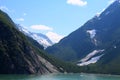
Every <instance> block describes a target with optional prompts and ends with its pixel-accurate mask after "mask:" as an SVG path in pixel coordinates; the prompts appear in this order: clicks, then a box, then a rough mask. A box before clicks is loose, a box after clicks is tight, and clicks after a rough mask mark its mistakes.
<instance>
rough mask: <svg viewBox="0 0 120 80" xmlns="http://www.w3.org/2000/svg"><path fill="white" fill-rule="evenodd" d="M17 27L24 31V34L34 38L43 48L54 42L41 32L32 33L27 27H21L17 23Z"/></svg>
mask: <svg viewBox="0 0 120 80" xmlns="http://www.w3.org/2000/svg"><path fill="white" fill-rule="evenodd" d="M17 28H18V29H19V31H21V32H22V33H24V34H25V35H27V36H29V37H31V38H33V39H34V40H36V41H37V42H38V43H39V44H40V45H42V46H43V47H44V49H45V48H47V47H48V46H52V45H53V44H54V43H53V42H52V41H51V40H50V39H49V38H48V37H47V36H46V35H44V34H41V33H33V32H30V31H28V30H27V29H25V28H24V27H22V26H21V25H18V24H17Z"/></svg>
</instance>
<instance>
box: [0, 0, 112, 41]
mask: <svg viewBox="0 0 120 80" xmlns="http://www.w3.org/2000/svg"><path fill="white" fill-rule="evenodd" d="M113 1H114V0H0V9H1V10H3V11H4V12H6V13H7V14H8V15H9V16H10V17H11V18H12V20H13V21H14V22H15V23H16V24H20V25H22V26H23V27H25V28H26V29H28V30H29V31H31V32H36V33H43V34H45V35H47V36H48V37H49V38H51V39H52V40H53V41H56V42H58V41H59V40H60V39H61V38H63V37H65V36H67V35H69V34H70V33H71V32H73V31H75V30H76V29H78V28H80V27H81V26H82V25H83V24H84V23H85V22H87V21H88V20H89V19H91V18H92V17H94V16H95V15H96V14H98V13H100V12H101V11H103V10H104V9H105V8H107V7H108V5H110V4H111V3H112V2H113Z"/></svg>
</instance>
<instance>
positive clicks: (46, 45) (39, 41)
mask: <svg viewBox="0 0 120 80" xmlns="http://www.w3.org/2000/svg"><path fill="white" fill-rule="evenodd" d="M31 36H32V38H33V39H35V40H36V41H37V42H38V43H39V44H41V45H43V46H44V49H46V48H47V47H48V46H51V44H50V43H49V42H48V41H47V40H46V39H45V38H42V37H40V36H38V35H36V34H32V35H31Z"/></svg>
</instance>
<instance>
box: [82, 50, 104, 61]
mask: <svg viewBox="0 0 120 80" xmlns="http://www.w3.org/2000/svg"><path fill="white" fill-rule="evenodd" d="M103 51H104V49H103V50H94V51H93V52H91V53H89V54H88V55H87V56H86V57H85V58H83V59H81V60H80V61H81V62H85V61H87V60H89V59H90V58H91V57H93V56H94V55H96V54H98V53H102V52H103Z"/></svg>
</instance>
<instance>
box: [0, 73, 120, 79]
mask: <svg viewBox="0 0 120 80" xmlns="http://www.w3.org/2000/svg"><path fill="white" fill-rule="evenodd" d="M0 80H120V76H117V75H116V76H115V75H99V74H49V75H42V76H40V75H0Z"/></svg>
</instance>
